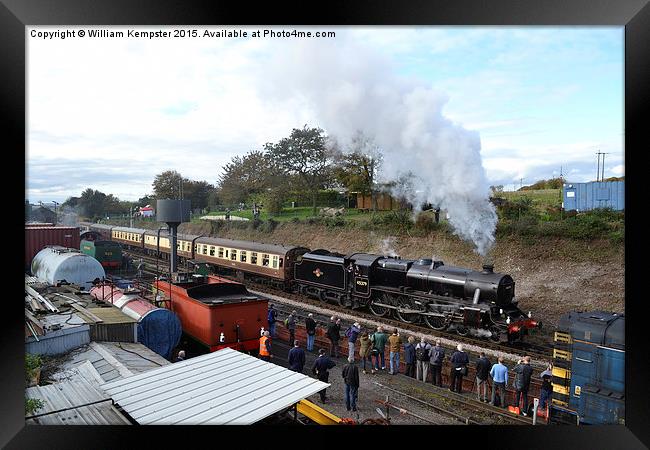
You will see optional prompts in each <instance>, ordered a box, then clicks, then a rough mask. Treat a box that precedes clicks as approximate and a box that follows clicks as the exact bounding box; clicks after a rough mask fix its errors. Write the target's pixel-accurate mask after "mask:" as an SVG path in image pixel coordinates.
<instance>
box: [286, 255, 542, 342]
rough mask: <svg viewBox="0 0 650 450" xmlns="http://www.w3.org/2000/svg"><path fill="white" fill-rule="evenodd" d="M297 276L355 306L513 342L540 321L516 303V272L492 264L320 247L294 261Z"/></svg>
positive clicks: (309, 290)
mask: <svg viewBox="0 0 650 450" xmlns="http://www.w3.org/2000/svg"><path fill="white" fill-rule="evenodd" d="M294 279H295V282H296V284H297V287H298V289H299V291H300V292H301V293H303V294H306V295H309V296H312V297H316V298H319V299H321V300H329V301H336V302H338V303H339V304H340V305H342V306H349V307H352V308H358V307H364V306H367V307H368V308H369V309H370V311H371V312H372V313H373V314H375V315H376V316H379V317H385V316H387V315H388V314H391V313H392V314H394V315H395V316H396V317H397V318H398V319H399V320H401V321H403V322H407V323H418V322H420V321H422V322H424V323H426V324H427V325H428V326H429V327H430V328H433V329H435V330H445V329H447V328H449V327H453V328H454V329H455V330H456V332H457V333H458V334H460V335H466V334H468V333H470V331H471V330H473V331H474V332H475V333H478V334H482V335H486V336H489V337H490V338H491V339H493V340H505V339H507V340H509V341H512V340H516V339H520V338H521V337H522V336H523V335H524V334H526V333H527V332H528V330H529V329H531V328H536V327H538V326H539V325H540V324H539V323H537V322H536V321H534V320H532V319H531V318H530V317H527V316H526V315H525V314H524V313H523V312H522V311H521V310H520V309H519V308H518V307H517V301H516V299H515V282H514V280H513V279H512V277H511V276H510V275H507V274H501V273H496V272H494V270H493V266H492V265H484V266H483V270H482V271H475V270H471V269H465V268H460V267H453V266H445V264H444V262H442V261H434V260H432V259H418V260H407V259H401V258H386V257H384V256H380V255H372V254H367V253H353V254H350V255H342V254H338V253H332V252H329V251H327V250H316V251H313V252H309V253H305V254H304V255H302V257H301V258H300V259H299V260H298V261H297V262H296V264H295V276H294ZM479 330H481V331H479Z"/></svg>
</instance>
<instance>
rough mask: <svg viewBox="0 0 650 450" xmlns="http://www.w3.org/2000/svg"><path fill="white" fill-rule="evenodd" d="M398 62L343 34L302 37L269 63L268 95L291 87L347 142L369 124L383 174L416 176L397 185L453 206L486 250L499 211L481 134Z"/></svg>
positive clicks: (466, 234)
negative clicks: (400, 71) (447, 113)
mask: <svg viewBox="0 0 650 450" xmlns="http://www.w3.org/2000/svg"><path fill="white" fill-rule="evenodd" d="M391 64H392V63H391V61H389V60H387V59H385V58H382V57H381V56H379V55H377V54H374V53H371V52H370V51H368V50H367V49H365V48H363V47H362V46H361V45H360V44H358V43H356V42H351V41H350V40H349V39H347V38H346V37H343V38H339V34H337V38H336V39H334V40H332V41H331V42H330V41H326V42H319V43H318V46H317V48H316V47H315V46H314V44H312V43H309V42H308V41H305V42H298V43H295V45H292V46H287V47H283V49H282V51H281V53H280V54H278V55H273V62H272V63H271V64H270V66H265V67H264V73H266V74H267V75H268V76H267V77H265V81H263V82H262V85H261V88H262V91H263V98H269V99H270V100H273V99H277V98H278V97H282V96H285V97H286V95H285V94H287V93H288V95H289V97H290V99H289V100H290V101H289V102H288V104H289V105H293V106H295V102H303V103H304V104H306V105H307V106H308V107H309V108H311V110H312V113H313V117H314V118H315V119H316V121H317V122H316V123H310V124H309V126H320V127H322V128H324V129H325V131H326V132H327V133H328V135H330V136H332V137H334V138H335V139H336V140H337V141H338V142H339V144H342V146H343V147H345V146H346V144H349V143H350V142H351V141H352V139H353V138H354V136H355V135H358V133H359V132H362V133H363V135H364V136H366V137H368V138H370V139H371V140H372V141H373V143H374V145H376V146H377V147H378V148H379V149H380V150H381V153H382V154H383V163H382V166H381V173H380V181H394V180H396V179H400V178H401V179H403V180H408V183H405V184H402V185H400V186H398V187H397V188H396V192H395V193H397V194H399V193H402V194H404V195H405V196H406V197H407V199H408V200H409V201H410V202H411V203H412V204H413V205H414V206H415V207H416V208H419V206H420V205H421V204H422V203H425V202H428V203H431V204H433V205H434V206H438V207H440V208H441V209H442V210H444V211H446V212H447V214H448V215H449V222H450V224H451V225H452V227H453V229H454V232H455V233H456V234H457V235H458V236H460V237H461V238H463V239H465V240H468V241H470V242H473V243H474V245H475V249H476V251H477V252H478V253H480V254H481V255H485V254H486V253H487V252H488V251H489V250H490V248H491V247H492V245H493V244H494V231H495V228H496V223H497V215H496V211H495V209H494V206H493V205H492V204H491V203H490V202H489V184H488V182H487V178H486V175H485V171H484V169H483V166H482V163H481V154H480V152H481V143H480V138H479V135H478V133H477V132H474V131H468V130H466V129H464V128H463V127H462V126H460V125H458V124H455V123H452V122H451V121H450V120H449V119H448V118H446V117H444V115H443V107H444V105H445V103H446V102H447V97H446V96H445V95H444V94H441V93H440V92H437V91H435V90H434V89H433V87H432V86H429V85H426V84H424V83H422V82H420V81H417V80H413V79H406V78H403V77H398V76H396V73H397V71H396V70H395V68H393V67H391ZM285 100H286V98H285ZM300 126H301V125H297V126H296V127H300Z"/></svg>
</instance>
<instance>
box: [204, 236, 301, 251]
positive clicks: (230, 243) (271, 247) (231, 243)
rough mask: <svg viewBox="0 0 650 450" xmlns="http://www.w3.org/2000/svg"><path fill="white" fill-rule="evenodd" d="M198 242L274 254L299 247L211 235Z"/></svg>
mask: <svg viewBox="0 0 650 450" xmlns="http://www.w3.org/2000/svg"><path fill="white" fill-rule="evenodd" d="M196 242H197V243H198V244H208V245H216V246H219V247H225V248H236V249H241V250H249V251H254V252H264V253H273V254H276V255H284V254H286V253H288V252H290V251H291V250H294V249H296V248H300V247H285V246H284V245H276V244H260V243H257V242H247V241H237V240H234V239H222V238H212V237H202V238H199V239H197V240H196Z"/></svg>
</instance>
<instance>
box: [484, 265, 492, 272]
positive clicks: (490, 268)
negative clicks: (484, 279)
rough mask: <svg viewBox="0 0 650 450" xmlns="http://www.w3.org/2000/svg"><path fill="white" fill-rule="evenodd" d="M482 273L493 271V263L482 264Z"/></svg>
mask: <svg viewBox="0 0 650 450" xmlns="http://www.w3.org/2000/svg"><path fill="white" fill-rule="evenodd" d="M483 273H494V264H483Z"/></svg>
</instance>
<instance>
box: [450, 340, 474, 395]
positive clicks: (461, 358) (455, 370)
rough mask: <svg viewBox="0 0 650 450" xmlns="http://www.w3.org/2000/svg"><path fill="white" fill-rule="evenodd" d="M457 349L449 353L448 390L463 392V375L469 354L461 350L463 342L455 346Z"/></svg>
mask: <svg viewBox="0 0 650 450" xmlns="http://www.w3.org/2000/svg"><path fill="white" fill-rule="evenodd" d="M456 349H457V351H456V352H454V354H453V355H451V373H450V374H449V379H450V382H449V390H450V391H452V392H458V393H459V394H462V393H463V376H464V375H465V371H466V370H467V365H468V364H469V356H467V353H465V352H464V351H463V344H458V345H457V346H456Z"/></svg>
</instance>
